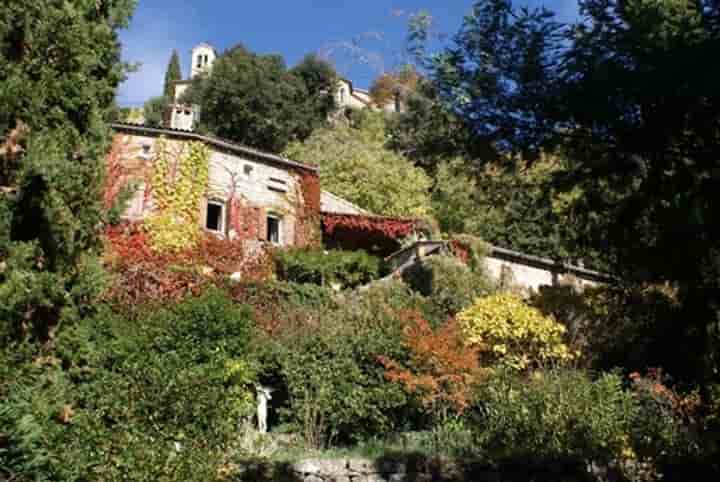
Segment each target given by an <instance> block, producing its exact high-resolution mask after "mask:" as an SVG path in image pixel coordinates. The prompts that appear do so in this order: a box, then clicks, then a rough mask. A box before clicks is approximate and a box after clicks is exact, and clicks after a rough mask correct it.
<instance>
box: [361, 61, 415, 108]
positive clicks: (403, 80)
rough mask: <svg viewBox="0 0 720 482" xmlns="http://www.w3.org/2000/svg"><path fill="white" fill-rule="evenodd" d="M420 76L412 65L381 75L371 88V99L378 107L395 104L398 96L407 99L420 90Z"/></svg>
mask: <svg viewBox="0 0 720 482" xmlns="http://www.w3.org/2000/svg"><path fill="white" fill-rule="evenodd" d="M419 82H420V75H419V74H418V73H417V71H416V70H415V68H414V67H413V66H412V65H406V66H404V67H402V68H400V69H398V70H397V71H396V72H391V73H385V74H382V75H380V76H379V77H378V78H377V79H375V81H373V84H372V85H371V86H370V97H371V98H372V100H373V102H374V103H375V104H376V105H378V106H384V105H386V104H388V103H390V102H393V101H394V100H395V98H396V97H397V96H398V95H401V96H403V98H404V97H407V96H408V95H410V94H411V93H412V92H414V91H415V90H416V89H417V88H418V83H419Z"/></svg>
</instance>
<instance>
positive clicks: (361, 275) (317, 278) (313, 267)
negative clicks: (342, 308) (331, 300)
mask: <svg viewBox="0 0 720 482" xmlns="http://www.w3.org/2000/svg"><path fill="white" fill-rule="evenodd" d="M275 264H276V268H277V273H278V276H279V277H280V278H281V279H283V280H285V281H291V282H295V283H312V284H316V285H321V286H331V285H333V284H339V285H340V286H342V287H343V288H354V287H356V286H358V285H362V284H366V283H369V282H370V281H372V280H374V279H376V278H377V277H378V276H379V274H380V260H379V259H378V258H376V257H375V256H371V255H369V254H367V253H365V252H364V251H340V250H333V251H323V250H308V249H290V250H283V251H279V252H277V253H276V255H275Z"/></svg>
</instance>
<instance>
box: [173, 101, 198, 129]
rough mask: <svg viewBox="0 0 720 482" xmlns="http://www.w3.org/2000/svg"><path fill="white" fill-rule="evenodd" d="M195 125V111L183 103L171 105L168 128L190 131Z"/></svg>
mask: <svg viewBox="0 0 720 482" xmlns="http://www.w3.org/2000/svg"><path fill="white" fill-rule="evenodd" d="M194 127H195V111H194V110H193V109H191V108H189V107H186V106H183V105H176V106H173V107H172V113H171V114H170V128H172V129H180V130H184V131H191V130H193V128H194Z"/></svg>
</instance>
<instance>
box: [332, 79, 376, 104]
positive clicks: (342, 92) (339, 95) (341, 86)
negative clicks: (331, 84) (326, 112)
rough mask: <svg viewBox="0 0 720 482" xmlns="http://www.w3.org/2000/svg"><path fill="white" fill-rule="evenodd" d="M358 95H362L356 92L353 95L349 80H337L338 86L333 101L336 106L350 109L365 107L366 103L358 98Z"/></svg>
mask: <svg viewBox="0 0 720 482" xmlns="http://www.w3.org/2000/svg"><path fill="white" fill-rule="evenodd" d="M358 97H360V98H363V97H362V95H357V93H355V95H353V89H352V85H351V84H350V82H348V81H347V80H345V79H340V80H339V81H338V88H337V92H336V93H335V102H336V103H337V105H338V107H340V108H345V107H350V108H352V109H364V108H367V107H368V105H367V104H366V103H365V102H363V101H362V100H360V99H359V98H358ZM368 97H369V96H368Z"/></svg>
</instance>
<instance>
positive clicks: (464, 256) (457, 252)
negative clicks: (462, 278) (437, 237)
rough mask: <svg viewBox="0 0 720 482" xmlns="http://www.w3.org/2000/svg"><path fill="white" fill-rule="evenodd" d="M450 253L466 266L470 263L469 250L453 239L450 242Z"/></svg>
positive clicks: (463, 244)
mask: <svg viewBox="0 0 720 482" xmlns="http://www.w3.org/2000/svg"><path fill="white" fill-rule="evenodd" d="M450 251H451V252H452V254H453V255H454V256H455V257H456V258H457V259H459V260H460V261H462V262H463V263H465V264H468V263H469V262H470V248H469V247H468V246H467V245H466V244H465V243H462V242H461V241H459V240H457V239H453V240H452V241H450Z"/></svg>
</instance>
